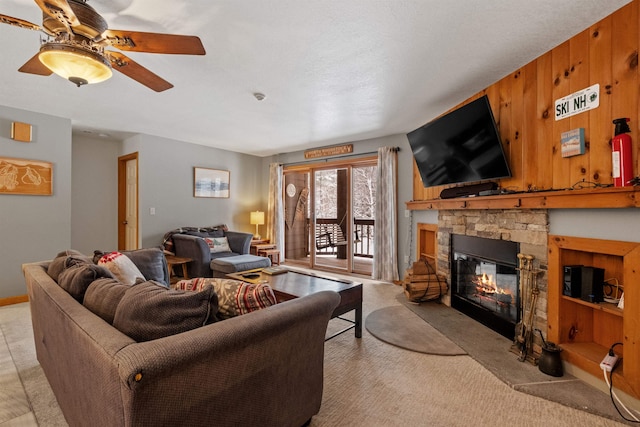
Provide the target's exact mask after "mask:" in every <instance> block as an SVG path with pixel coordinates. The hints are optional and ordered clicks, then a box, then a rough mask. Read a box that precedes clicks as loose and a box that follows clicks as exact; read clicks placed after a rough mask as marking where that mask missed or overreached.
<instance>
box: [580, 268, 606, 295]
mask: <svg viewBox="0 0 640 427" xmlns="http://www.w3.org/2000/svg"><path fill="white" fill-rule="evenodd" d="M603 284H604V270H603V269H602V268H597V267H582V289H581V295H580V298H581V299H583V300H585V301H589V302H602V301H604V292H603V289H602V285H603Z"/></svg>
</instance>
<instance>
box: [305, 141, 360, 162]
mask: <svg viewBox="0 0 640 427" xmlns="http://www.w3.org/2000/svg"><path fill="white" fill-rule="evenodd" d="M349 153H353V144H346V145H336V146H333V147H325V148H316V149H314V150H307V151H305V152H304V158H305V159H317V158H318V157H326V156H337V155H340V154H349Z"/></svg>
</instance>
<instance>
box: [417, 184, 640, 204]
mask: <svg viewBox="0 0 640 427" xmlns="http://www.w3.org/2000/svg"><path fill="white" fill-rule="evenodd" d="M406 204H407V209H408V210H460V209H568V208H571V209H576V208H584V209H589V208H591V209H600V208H640V188H639V187H616V188H614V187H607V188H591V189H581V190H560V191H536V192H522V193H512V194H499V195H495V196H475V197H461V198H455V199H433V200H412V201H409V202H406Z"/></svg>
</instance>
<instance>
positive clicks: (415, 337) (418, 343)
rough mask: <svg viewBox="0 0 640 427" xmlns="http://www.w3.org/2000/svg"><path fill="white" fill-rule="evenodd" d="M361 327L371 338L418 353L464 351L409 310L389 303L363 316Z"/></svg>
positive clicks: (452, 354)
mask: <svg viewBox="0 0 640 427" xmlns="http://www.w3.org/2000/svg"><path fill="white" fill-rule="evenodd" d="M365 327H366V328H367V330H368V331H369V332H370V333H371V335H373V336H374V337H376V338H378V339H379V340H381V341H384V342H386V343H388V344H392V345H395V346H397V347H401V348H404V349H406V350H411V351H417V352H420V353H427V354H437V355H440V356H459V355H464V354H467V353H466V352H465V351H464V350H463V349H461V348H460V347H458V346H457V345H456V344H455V343H454V342H453V341H451V340H450V339H448V338H447V337H445V336H444V335H443V334H441V333H440V332H438V331H437V330H436V329H435V328H434V327H432V326H431V325H429V324H428V323H427V322H425V321H424V320H422V319H421V318H420V317H419V316H417V315H416V314H415V313H413V312H412V311H411V310H409V309H407V308H406V307H403V306H390V307H384V308H380V309H378V310H375V311H373V312H371V314H369V316H367V319H366V321H365Z"/></svg>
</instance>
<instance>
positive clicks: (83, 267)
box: [58, 263, 113, 303]
mask: <svg viewBox="0 0 640 427" xmlns="http://www.w3.org/2000/svg"><path fill="white" fill-rule="evenodd" d="M103 277H108V278H113V276H112V275H111V273H110V272H109V270H107V269H106V268H104V267H102V266H99V265H95V264H91V263H87V264H83V263H80V264H76V265H73V266H71V267H69V268H67V269H65V270H64V271H63V272H62V273H60V276H59V277H58V285H60V287H61V288H62V289H64V290H65V291H67V292H68V293H69V295H71V296H72V297H73V298H75V299H76V300H78V301H79V302H80V303H82V301H83V300H84V295H85V293H86V291H87V288H88V287H89V285H90V284H91V282H93V281H94V280H96V279H100V278H103Z"/></svg>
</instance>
